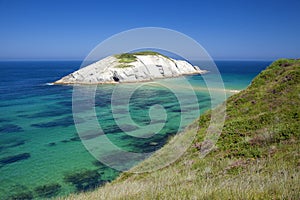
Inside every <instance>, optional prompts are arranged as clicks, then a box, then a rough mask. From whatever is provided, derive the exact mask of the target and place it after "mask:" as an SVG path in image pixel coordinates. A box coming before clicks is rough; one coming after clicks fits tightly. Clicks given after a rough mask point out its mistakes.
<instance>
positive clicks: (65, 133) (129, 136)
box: [0, 60, 272, 199]
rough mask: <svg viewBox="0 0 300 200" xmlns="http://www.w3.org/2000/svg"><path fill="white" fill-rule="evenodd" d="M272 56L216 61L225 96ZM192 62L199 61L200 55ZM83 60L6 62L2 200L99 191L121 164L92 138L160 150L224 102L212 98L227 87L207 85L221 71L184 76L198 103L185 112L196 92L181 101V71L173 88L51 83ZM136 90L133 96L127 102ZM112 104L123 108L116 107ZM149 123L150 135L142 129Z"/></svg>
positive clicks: (0, 83) (2, 66)
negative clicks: (87, 103) (94, 148)
mask: <svg viewBox="0 0 300 200" xmlns="http://www.w3.org/2000/svg"><path fill="white" fill-rule="evenodd" d="M271 62H272V61H254V60H251V61H229V60H226V61H215V63H216V65H217V67H218V69H219V72H220V74H221V78H222V81H223V83H224V86H225V93H226V98H228V97H229V96H231V95H234V94H236V93H237V92H238V91H240V90H243V89H245V88H247V86H248V85H249V84H250V83H251V81H252V79H253V78H254V77H255V76H256V75H257V74H258V73H260V72H261V71H262V70H264V69H265V68H266V67H267V66H268V65H270V64H271ZM192 64H195V65H199V63H198V64H197V61H192ZM80 66H81V61H1V62H0V74H1V78H0V113H1V114H0V199H14V198H15V199H17V198H19V199H30V198H35V199H44V198H51V197H56V196H65V195H68V194H70V193H76V192H82V191H89V190H93V189H94V188H96V187H98V186H101V185H102V184H105V183H106V182H109V181H112V180H114V179H115V178H116V177H118V175H119V174H120V173H121V172H122V170H121V169H123V168H118V167H112V166H116V165H114V164H112V163H105V162H102V161H101V159H100V160H99V159H96V158H95V155H93V154H92V153H90V149H89V148H88V147H87V146H86V144H87V143H88V142H89V141H92V140H93V139H99V138H100V139H99V140H100V141H101V140H102V139H101V138H104V137H105V140H107V139H108V140H109V141H110V142H111V143H112V144H113V145H114V146H117V147H118V148H120V149H122V150H124V151H129V152H135V153H143V152H155V151H156V150H158V149H160V148H161V147H162V146H163V145H164V144H165V143H166V142H167V141H168V140H169V139H170V137H172V136H174V135H175V134H177V133H179V132H181V131H182V130H184V128H185V127H186V126H187V125H188V124H190V123H192V122H193V121H194V120H195V119H196V117H198V115H201V114H203V113H204V112H205V111H207V110H208V109H211V108H212V103H211V102H212V101H213V102H215V103H214V106H215V105H217V104H220V103H222V102H223V101H224V99H218V98H216V96H214V99H212V95H211V94H212V93H221V92H223V93H224V90H223V89H222V88H216V87H213V88H208V86H207V82H206V80H210V82H212V83H213V82H214V80H216V77H218V75H219V74H217V73H216V72H212V73H210V72H209V73H207V74H204V75H192V76H186V77H183V78H184V81H186V82H187V83H188V84H190V85H191V86H192V88H193V92H194V93H193V95H194V97H196V100H197V103H198V104H197V105H195V102H193V103H190V104H193V105H189V106H190V107H189V108H190V110H188V112H187V113H188V115H187V114H185V115H184V117H183V114H182V113H183V112H182V109H181V106H182V105H181V104H189V101H190V100H191V98H192V97H190V96H189V95H191V94H184V95H183V100H182V99H181V100H180V98H179V97H178V95H177V94H176V93H180V92H183V91H185V90H186V89H185V87H181V86H182V85H181V81H182V78H177V79H176V78H175V79H172V80H170V81H169V82H168V85H173V86H174V88H176V89H175V90H172V89H170V88H168V87H165V86H164V85H163V84H160V83H159V84H153V83H143V84H142V85H139V86H138V87H137V85H136V84H124V86H119V85H99V86H92V87H91V86H70V85H53V84H51V83H52V82H54V81H55V80H58V79H60V78H61V77H63V76H65V75H67V74H69V73H71V72H73V71H75V70H78V69H79V68H80ZM211 85H213V84H210V87H211ZM75 87H80V90H89V91H92V92H91V93H88V94H89V95H92V97H89V98H88V99H89V100H92V101H93V105H94V108H93V114H94V118H95V116H96V118H95V119H96V121H97V122H98V123H99V124H98V125H99V126H100V127H101V134H99V133H98V132H99V127H98V125H97V130H95V129H96V128H95V127H96V126H95V127H94V126H91V125H90V123H89V122H90V120H89V119H91V117H92V116H91V115H89V113H87V112H86V109H90V108H85V107H84V106H81V107H80V105H81V104H84V101H82V102H81V101H79V100H78V99H77V101H76V102H75V104H76V105H77V108H74V89H75ZM85 87H86V88H85ZM116 87H119V91H122V92H121V93H118V95H115V96H114V99H115V100H114V106H116V107H117V108H112V100H111V99H112V97H113V95H114V90H115V88H116ZM120 87H121V89H120ZM132 87H134V88H135V89H134V91H132V90H131V88H132ZM77 89H78V88H77ZM130 92H131V95H130V96H128V101H127V102H125V103H124V102H122V98H125V97H126V98H127V94H128V93H130ZM82 98H85V97H84V95H83V97H82ZM80 102H81V103H80ZM78 105H79V107H80V108H81V109H78ZM153 106H154V107H153ZM155 106H156V107H155ZM195 106H196V107H195ZM152 108H154V109H152ZM198 108H199V109H198ZM161 109H163V112H162V113H164V114H163V116H162V115H161V114H159V115H157V116H156V111H157V110H160V111H161ZM113 110H114V111H116V110H118V111H117V114H116V113H114V112H113ZM196 111H197V112H196ZM74 113H75V114H74ZM128 115H129V116H128ZM75 118H76V119H75ZM115 118H120V119H126V120H125V121H124V120H123V121H122V120H121V124H123V126H122V127H123V128H120V123H117V122H116V119H115ZM182 118H184V119H183V120H182ZM78 126H80V127H78ZM143 126H146V127H147V128H146V129H147V131H148V132H147V133H149V135H147V134H146V135H145V133H144V132H143V133H141V131H139V128H141V127H143ZM124 127H125V128H124ZM157 127H158V128H157ZM154 130H155V131H154ZM82 131H83V132H84V133H83V136H84V137H82ZM143 131H145V129H143ZM79 132H81V133H79ZM80 134H81V135H80ZM97 137H98V138H97ZM83 140H84V141H85V142H83ZM103 140H104V139H103ZM100 143H101V142H100ZM101 145H102V144H101ZM102 147H103V148H101V149H102V150H101V152H102V155H103V156H108V157H109V156H110V155H112V153H113V152H112V151H113V148H110V147H109V145H108V146H105V145H102ZM135 161H136V160H135ZM140 161H141V160H138V162H140ZM138 162H134V161H132V160H130V158H126V159H123V160H122V163H121V164H122V166H126V169H127V168H130V167H133V166H134V165H136V164H138ZM110 164H111V165H110Z"/></svg>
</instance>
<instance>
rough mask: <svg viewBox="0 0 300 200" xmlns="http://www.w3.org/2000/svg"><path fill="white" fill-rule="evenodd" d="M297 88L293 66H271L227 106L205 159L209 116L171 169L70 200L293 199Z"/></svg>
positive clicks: (298, 76)
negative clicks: (203, 149) (202, 149)
mask: <svg viewBox="0 0 300 200" xmlns="http://www.w3.org/2000/svg"><path fill="white" fill-rule="evenodd" d="M299 82H300V61H299V60H287V59H281V60H278V61H276V62H274V63H273V64H272V65H271V66H269V67H268V68H267V69H266V70H264V71H263V72H261V73H260V74H259V75H258V76H257V77H256V78H255V79H254V80H253V81H252V83H251V85H250V86H249V87H248V88H247V89H246V90H244V91H242V92H240V93H238V94H236V95H233V96H231V97H230V98H229V99H228V100H227V101H226V112H227V115H226V121H225V125H224V128H223V131H222V134H221V136H220V138H219V140H218V142H217V144H216V147H215V148H214V149H213V150H212V151H211V152H210V153H209V154H208V155H207V156H206V157H204V158H200V156H199V149H200V147H201V145H202V141H203V137H204V135H205V132H206V129H207V127H208V124H209V122H210V112H207V113H206V114H204V115H202V116H201V117H200V118H199V121H197V122H195V123H199V124H200V127H201V128H200V129H199V131H198V134H197V138H196V140H195V141H194V143H193V145H192V146H191V147H190V148H189V149H188V151H187V152H186V153H185V154H184V155H183V156H182V157H181V158H180V159H179V160H177V161H176V162H175V163H173V164H172V165H170V166H168V167H166V168H163V169H161V170H158V171H154V172H151V173H143V174H130V173H123V174H122V175H121V177H119V178H118V179H117V180H115V181H113V182H112V183H108V184H106V185H105V186H103V187H101V188H99V189H97V190H96V191H93V192H87V193H82V194H77V195H76V194H74V195H71V196H69V198H70V199H300V192H299V191H300V148H299V147H300V145H299V138H300V123H299V119H300V108H299V106H300V84H299ZM171 142H172V141H171ZM168 145H170V144H166V146H165V147H163V148H162V149H161V150H160V151H166V149H168ZM144 163H147V161H145V162H144ZM142 165H143V163H142V164H141V166H142ZM144 165H145V164H144Z"/></svg>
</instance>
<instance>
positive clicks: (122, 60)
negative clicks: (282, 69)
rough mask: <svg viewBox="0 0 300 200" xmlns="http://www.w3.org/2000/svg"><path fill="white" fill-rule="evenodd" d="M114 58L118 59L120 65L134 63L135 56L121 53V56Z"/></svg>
mask: <svg viewBox="0 0 300 200" xmlns="http://www.w3.org/2000/svg"><path fill="white" fill-rule="evenodd" d="M115 57H116V58H117V59H119V62H120V63H131V62H134V61H136V56H134V55H133V54H131V53H122V54H118V55H115Z"/></svg>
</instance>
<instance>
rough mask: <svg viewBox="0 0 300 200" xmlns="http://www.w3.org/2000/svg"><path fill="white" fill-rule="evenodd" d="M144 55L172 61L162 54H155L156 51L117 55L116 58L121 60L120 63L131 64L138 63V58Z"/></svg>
mask: <svg viewBox="0 0 300 200" xmlns="http://www.w3.org/2000/svg"><path fill="white" fill-rule="evenodd" d="M143 55H156V56H158V55H160V56H163V57H165V58H167V59H170V58H169V57H168V56H165V55H163V54H161V53H158V52H155V51H140V52H134V53H122V54H117V55H115V57H116V58H117V59H118V60H119V63H131V62H134V61H136V56H143Z"/></svg>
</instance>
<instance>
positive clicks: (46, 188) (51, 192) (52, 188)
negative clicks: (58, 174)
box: [34, 183, 61, 198]
mask: <svg viewBox="0 0 300 200" xmlns="http://www.w3.org/2000/svg"><path fill="white" fill-rule="evenodd" d="M60 189H61V185H59V184H58V183H53V184H48V185H42V186H38V187H36V188H35V189H34V191H35V192H36V193H37V195H38V196H39V197H45V198H50V197H53V196H56V195H57V194H58V193H59V191H60Z"/></svg>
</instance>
